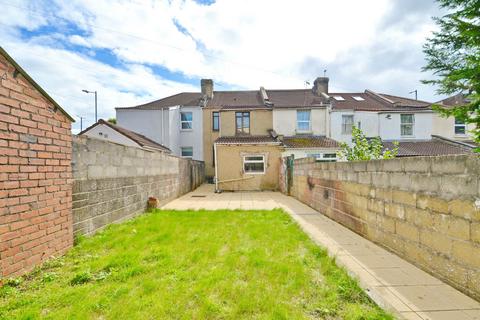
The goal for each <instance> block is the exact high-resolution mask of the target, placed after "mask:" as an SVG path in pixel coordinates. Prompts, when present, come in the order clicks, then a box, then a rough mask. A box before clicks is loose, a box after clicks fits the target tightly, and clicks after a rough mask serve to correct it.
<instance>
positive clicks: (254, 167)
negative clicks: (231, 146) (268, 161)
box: [243, 155, 265, 174]
mask: <svg viewBox="0 0 480 320" xmlns="http://www.w3.org/2000/svg"><path fill="white" fill-rule="evenodd" d="M243 171H244V172H245V173H246V174H264V173H265V156H264V155H251V156H244V157H243Z"/></svg>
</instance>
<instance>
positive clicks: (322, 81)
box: [312, 77, 329, 96]
mask: <svg viewBox="0 0 480 320" xmlns="http://www.w3.org/2000/svg"><path fill="white" fill-rule="evenodd" d="M328 81H329V79H328V77H317V79H315V81H314V82H313V88H312V90H313V93H314V94H315V95H317V96H322V93H325V94H328Z"/></svg>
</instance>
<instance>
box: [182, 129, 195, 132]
mask: <svg viewBox="0 0 480 320" xmlns="http://www.w3.org/2000/svg"><path fill="white" fill-rule="evenodd" d="M190 131H193V129H180V132H190Z"/></svg>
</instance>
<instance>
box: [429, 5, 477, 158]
mask: <svg viewBox="0 0 480 320" xmlns="http://www.w3.org/2000/svg"><path fill="white" fill-rule="evenodd" d="M437 1H438V2H439V4H440V7H441V8H443V9H446V10H447V11H448V13H447V14H446V15H444V16H443V17H441V18H438V17H436V18H433V19H434V21H435V22H436V24H437V25H438V26H439V28H440V30H439V31H437V32H434V33H433V35H432V37H430V38H428V39H427V42H426V43H425V45H424V47H423V52H424V53H425V55H426V60H427V64H426V65H425V67H423V71H432V72H433V74H434V75H435V76H436V78H435V79H431V80H424V81H422V82H423V83H427V84H432V85H437V86H438V89H437V92H438V93H439V94H447V95H451V94H456V93H463V94H464V95H465V97H466V102H465V104H464V105H460V106H458V107H457V106H456V107H453V108H444V107H441V106H439V105H437V106H434V109H435V110H437V111H438V112H440V113H441V114H442V115H443V116H445V117H448V116H454V117H457V118H459V119H460V120H463V121H465V122H466V123H474V124H475V125H476V126H475V129H474V130H473V131H472V133H473V135H474V139H475V141H476V142H480V0H437ZM477 151H478V150H477Z"/></svg>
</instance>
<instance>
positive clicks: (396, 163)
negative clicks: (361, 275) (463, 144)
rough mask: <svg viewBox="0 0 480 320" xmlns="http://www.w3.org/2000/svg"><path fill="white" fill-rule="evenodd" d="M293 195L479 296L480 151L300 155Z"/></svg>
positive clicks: (428, 270)
mask: <svg viewBox="0 0 480 320" xmlns="http://www.w3.org/2000/svg"><path fill="white" fill-rule="evenodd" d="M293 171H294V172H293V185H292V189H291V195H292V196H294V197H296V198H297V199H299V200H301V201H302V202H304V203H306V204H308V205H309V206H311V207H313V208H315V209H317V210H318V211H320V212H321V213H323V214H325V215H327V216H328V217H330V218H331V219H333V220H335V221H337V222H339V223H341V224H342V225H344V226H346V227H348V228H350V229H352V230H353V231H355V232H357V233H359V234H361V235H362V236H364V237H365V238H367V239H370V240H372V241H374V242H376V243H378V244H380V245H382V246H384V247H386V248H388V249H389V250H391V251H393V252H395V253H396V254H398V255H399V256H401V257H403V258H405V259H407V260H409V261H410V262H412V263H414V264H416V265H417V266H419V267H421V268H422V269H424V270H426V271H427V272H430V273H431V274H433V275H435V276H436V277H439V278H441V279H443V280H444V281H446V282H448V283H450V284H451V285H453V286H455V287H457V288H458V289H459V290H461V291H463V292H465V293H467V294H469V295H471V296H474V297H476V298H479V297H480V272H479V270H480V209H479V206H480V203H479V202H480V200H479V198H480V181H479V178H480V158H479V157H478V156H476V155H470V156H467V155H462V156H443V157H421V158H420V157H415V158H397V159H392V160H376V161H364V162H337V163H315V162H314V161H313V159H301V160H295V161H294V168H293Z"/></svg>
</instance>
